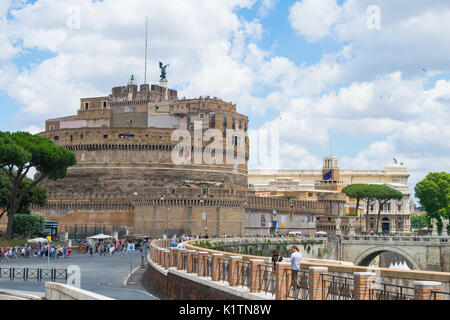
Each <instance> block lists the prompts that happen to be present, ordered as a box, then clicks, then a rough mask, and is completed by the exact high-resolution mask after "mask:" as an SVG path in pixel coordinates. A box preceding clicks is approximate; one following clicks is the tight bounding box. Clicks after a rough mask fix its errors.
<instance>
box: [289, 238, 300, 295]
mask: <svg viewBox="0 0 450 320" xmlns="http://www.w3.org/2000/svg"><path fill="white" fill-rule="evenodd" d="M301 260H302V254H301V253H300V251H299V250H298V247H296V246H293V247H292V254H291V266H292V285H295V286H296V287H297V288H299V287H300V286H299V284H298V272H299V271H300V261H301Z"/></svg>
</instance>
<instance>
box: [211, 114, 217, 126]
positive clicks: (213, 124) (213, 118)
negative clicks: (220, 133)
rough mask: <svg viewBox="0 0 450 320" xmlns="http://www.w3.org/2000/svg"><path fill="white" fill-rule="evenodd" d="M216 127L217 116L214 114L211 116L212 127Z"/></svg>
mask: <svg viewBox="0 0 450 320" xmlns="http://www.w3.org/2000/svg"><path fill="white" fill-rule="evenodd" d="M215 127H216V116H212V117H211V128H215Z"/></svg>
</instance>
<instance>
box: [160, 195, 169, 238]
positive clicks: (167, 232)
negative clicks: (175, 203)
mask: <svg viewBox="0 0 450 320" xmlns="http://www.w3.org/2000/svg"><path fill="white" fill-rule="evenodd" d="M160 200H161V201H164V195H161V198H160ZM166 208H167V214H166V237H167V239H169V203H167V205H166Z"/></svg>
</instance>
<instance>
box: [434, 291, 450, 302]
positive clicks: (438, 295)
mask: <svg viewBox="0 0 450 320" xmlns="http://www.w3.org/2000/svg"><path fill="white" fill-rule="evenodd" d="M430 300H450V292H443V291H439V290H431V292H430Z"/></svg>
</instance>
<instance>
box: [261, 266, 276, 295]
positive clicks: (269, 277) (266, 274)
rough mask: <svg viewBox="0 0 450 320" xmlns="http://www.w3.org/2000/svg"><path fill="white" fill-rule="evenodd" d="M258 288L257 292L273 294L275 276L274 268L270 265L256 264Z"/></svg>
mask: <svg viewBox="0 0 450 320" xmlns="http://www.w3.org/2000/svg"><path fill="white" fill-rule="evenodd" d="M258 275H259V278H258V290H259V292H264V293H266V294H267V293H271V294H272V295H275V289H276V278H275V270H274V268H273V266H271V265H259V266H258Z"/></svg>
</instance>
